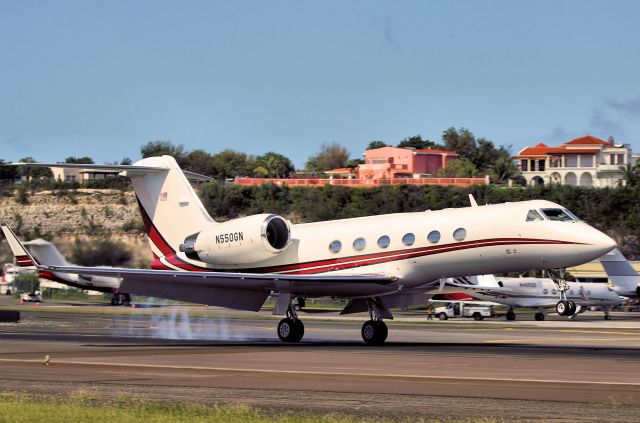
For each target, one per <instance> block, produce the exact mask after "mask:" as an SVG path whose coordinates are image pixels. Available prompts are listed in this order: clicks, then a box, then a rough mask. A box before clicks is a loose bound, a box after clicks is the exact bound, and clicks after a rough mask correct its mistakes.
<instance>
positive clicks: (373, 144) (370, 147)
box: [366, 141, 387, 150]
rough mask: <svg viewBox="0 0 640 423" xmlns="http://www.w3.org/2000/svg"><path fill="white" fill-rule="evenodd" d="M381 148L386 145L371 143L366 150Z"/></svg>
mask: <svg viewBox="0 0 640 423" xmlns="http://www.w3.org/2000/svg"><path fill="white" fill-rule="evenodd" d="M382 147H387V144H386V143H385V142H384V141H371V142H370V143H369V145H368V146H367V148H366V150H375V149H376V148H382Z"/></svg>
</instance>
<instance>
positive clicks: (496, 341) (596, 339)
mask: <svg viewBox="0 0 640 423" xmlns="http://www.w3.org/2000/svg"><path fill="white" fill-rule="evenodd" d="M637 340H638V338H588V339H584V338H563V339H559V340H557V341H555V342H556V344H553V343H551V344H549V345H550V346H554V345H558V344H561V343H562V342H565V341H572V342H594V341H637ZM484 342H486V343H508V342H523V343H531V344H540V343H549V342H550V341H549V340H548V339H487V340H485V341H484ZM551 342H554V341H551Z"/></svg>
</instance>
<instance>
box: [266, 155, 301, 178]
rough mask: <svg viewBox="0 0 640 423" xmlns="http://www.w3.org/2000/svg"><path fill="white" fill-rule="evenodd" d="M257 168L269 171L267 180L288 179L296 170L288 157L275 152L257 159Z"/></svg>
mask: <svg viewBox="0 0 640 423" xmlns="http://www.w3.org/2000/svg"><path fill="white" fill-rule="evenodd" d="M257 167H261V168H263V169H264V170H266V171H267V172H266V177H267V178H288V177H289V174H290V173H291V172H293V171H294V170H295V168H294V167H293V163H292V162H291V160H290V159H289V158H288V157H286V156H283V155H282V154H278V153H275V152H273V151H269V152H268V153H265V154H263V155H261V156H258V157H256V168H257ZM256 176H257V175H256Z"/></svg>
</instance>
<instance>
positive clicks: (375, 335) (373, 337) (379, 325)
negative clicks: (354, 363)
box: [360, 320, 389, 345]
mask: <svg viewBox="0 0 640 423" xmlns="http://www.w3.org/2000/svg"><path fill="white" fill-rule="evenodd" d="M360 333H361V335H362V340H363V341H364V342H365V343H366V344H368V345H381V344H384V341H386V340H387V336H388V334H389V330H388V329H387V325H386V324H385V323H384V322H383V321H381V320H367V321H366V322H364V324H363V325H362V330H361V331H360Z"/></svg>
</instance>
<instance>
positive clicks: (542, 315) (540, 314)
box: [534, 313, 544, 322]
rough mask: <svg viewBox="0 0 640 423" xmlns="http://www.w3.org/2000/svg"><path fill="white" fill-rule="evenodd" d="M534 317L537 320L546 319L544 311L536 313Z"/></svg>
mask: <svg viewBox="0 0 640 423" xmlns="http://www.w3.org/2000/svg"><path fill="white" fill-rule="evenodd" d="M534 318H535V319H536V320H537V321H539V322H541V321H543V320H544V313H536V315H535V316H534Z"/></svg>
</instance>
